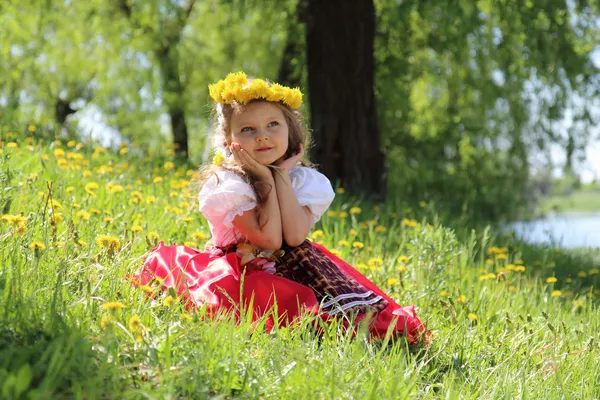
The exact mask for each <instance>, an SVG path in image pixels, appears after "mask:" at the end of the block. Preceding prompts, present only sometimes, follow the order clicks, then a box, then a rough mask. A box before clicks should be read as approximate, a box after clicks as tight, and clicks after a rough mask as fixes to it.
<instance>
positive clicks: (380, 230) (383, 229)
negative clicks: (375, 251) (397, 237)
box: [375, 225, 387, 233]
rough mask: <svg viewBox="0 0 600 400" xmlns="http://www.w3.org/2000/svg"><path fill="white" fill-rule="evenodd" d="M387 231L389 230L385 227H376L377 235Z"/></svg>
mask: <svg viewBox="0 0 600 400" xmlns="http://www.w3.org/2000/svg"><path fill="white" fill-rule="evenodd" d="M386 231H387V228H386V227H385V226H383V225H377V226H376V227H375V232H377V233H384V232H386Z"/></svg>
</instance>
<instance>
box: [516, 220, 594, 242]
mask: <svg viewBox="0 0 600 400" xmlns="http://www.w3.org/2000/svg"><path fill="white" fill-rule="evenodd" d="M507 230H509V231H513V232H515V234H516V236H517V237H518V238H521V239H524V240H525V241H527V242H529V243H538V244H554V245H556V246H558V247H563V248H574V247H596V248H600V212H594V213H575V212H572V213H561V214H553V215H548V216H547V217H545V218H541V219H537V220H534V221H519V222H514V223H512V224H509V225H508V226H507Z"/></svg>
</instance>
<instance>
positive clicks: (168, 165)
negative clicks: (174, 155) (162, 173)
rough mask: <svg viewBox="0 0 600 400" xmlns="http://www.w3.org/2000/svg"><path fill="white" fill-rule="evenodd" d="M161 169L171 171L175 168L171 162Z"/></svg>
mask: <svg viewBox="0 0 600 400" xmlns="http://www.w3.org/2000/svg"><path fill="white" fill-rule="evenodd" d="M163 168H164V169H166V170H167V171H170V170H172V169H173V168H175V164H173V163H172V162H171V161H167V162H166V163H165V164H164V165H163Z"/></svg>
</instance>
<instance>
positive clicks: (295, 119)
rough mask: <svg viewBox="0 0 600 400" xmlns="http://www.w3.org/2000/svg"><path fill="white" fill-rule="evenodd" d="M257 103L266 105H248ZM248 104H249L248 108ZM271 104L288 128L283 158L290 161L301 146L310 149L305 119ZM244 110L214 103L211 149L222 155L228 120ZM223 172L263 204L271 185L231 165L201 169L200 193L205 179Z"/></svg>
mask: <svg viewBox="0 0 600 400" xmlns="http://www.w3.org/2000/svg"><path fill="white" fill-rule="evenodd" d="M257 101H266V100H253V101H251V102H250V103H253V102H257ZM250 103H248V104H250ZM271 104H274V105H276V106H277V107H279V109H280V110H281V111H282V112H283V116H284V118H285V122H286V123H287V126H288V131H289V137H288V150H287V152H286V154H285V157H286V158H289V157H291V156H293V155H295V154H296V153H297V150H298V145H299V144H302V145H303V146H304V149H305V152H306V150H308V148H309V147H310V139H309V136H308V130H307V128H306V126H305V124H304V118H303V117H302V114H300V113H299V112H298V111H296V110H292V109H291V108H290V107H288V106H287V105H285V104H283V103H280V102H271ZM245 108H246V105H242V104H240V103H238V102H236V101H234V102H232V103H231V104H219V103H215V106H214V108H213V113H212V114H213V130H214V134H213V138H212V141H213V147H214V148H216V149H219V150H221V151H225V149H224V147H225V146H224V143H225V142H231V135H232V132H231V117H232V116H233V114H234V113H240V112H243V111H244V109H245ZM302 164H303V165H305V166H312V164H310V163H308V162H302ZM220 169H221V170H222V169H226V170H229V171H232V172H234V173H236V174H237V175H239V176H240V177H242V178H243V179H244V180H245V181H246V182H248V183H249V184H250V185H251V186H252V188H253V189H254V191H255V193H256V198H257V203H258V206H259V207H260V205H261V204H263V203H264V202H265V201H266V199H267V197H268V195H269V192H270V191H271V189H272V188H271V187H270V185H265V184H264V183H263V182H260V181H257V179H256V177H254V176H252V175H251V174H249V173H247V172H246V171H244V170H243V169H242V168H241V167H239V166H237V165H235V164H233V163H224V164H222V165H220V166H216V165H212V163H211V164H207V165H204V166H202V167H200V171H199V174H198V179H197V187H198V189H201V188H202V186H203V185H204V184H205V183H206V181H208V179H209V178H210V177H211V176H212V175H216V171H218V170H220Z"/></svg>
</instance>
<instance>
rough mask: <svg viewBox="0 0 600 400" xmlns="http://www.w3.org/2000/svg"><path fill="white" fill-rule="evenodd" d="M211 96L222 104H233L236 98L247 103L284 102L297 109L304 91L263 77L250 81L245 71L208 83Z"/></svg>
mask: <svg viewBox="0 0 600 400" xmlns="http://www.w3.org/2000/svg"><path fill="white" fill-rule="evenodd" d="M208 91H209V93H210V97H212V98H213V100H214V101H216V102H217V103H220V104H231V103H232V102H233V101H234V100H235V101H237V102H238V103H240V104H247V103H248V102H250V101H251V100H257V99H265V100H267V101H274V102H279V101H281V102H283V103H284V104H286V105H288V106H289V107H290V108H291V109H293V110H295V109H297V108H299V107H300V106H301V105H302V92H301V91H300V89H298V88H294V89H292V88H289V87H287V86H283V85H280V84H278V83H273V84H269V83H268V82H267V81H265V80H263V79H253V80H252V81H251V82H250V83H249V82H248V77H247V76H246V74H245V73H243V72H236V73H230V74H228V75H227V77H226V78H225V79H221V80H220V81H218V82H217V83H214V84H212V85H208Z"/></svg>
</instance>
